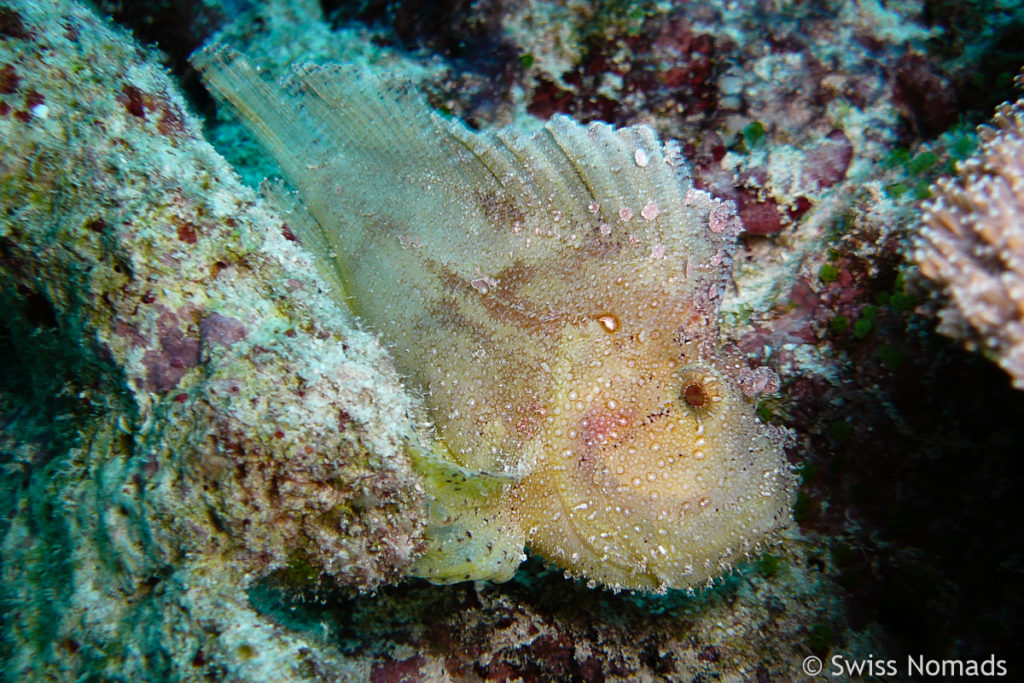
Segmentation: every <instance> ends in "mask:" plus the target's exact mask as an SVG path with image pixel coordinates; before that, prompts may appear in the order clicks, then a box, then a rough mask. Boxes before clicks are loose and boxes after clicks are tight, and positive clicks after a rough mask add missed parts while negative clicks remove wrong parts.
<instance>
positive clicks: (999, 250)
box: [914, 99, 1024, 389]
mask: <svg viewBox="0 0 1024 683" xmlns="http://www.w3.org/2000/svg"><path fill="white" fill-rule="evenodd" d="M979 133H980V136H981V140H982V144H981V148H980V150H979V151H978V152H977V154H976V155H975V156H974V157H973V158H971V159H969V160H967V161H965V162H963V163H962V164H960V166H959V169H958V170H959V176H958V177H957V178H954V179H950V178H946V179H942V180H940V181H938V182H937V183H936V185H935V187H934V188H933V189H934V191H935V194H936V197H935V199H934V201H932V202H929V203H928V204H927V205H926V206H925V208H924V219H923V222H924V227H923V229H922V231H921V236H920V239H919V242H918V245H917V248H916V251H915V253H914V259H915V260H916V261H917V263H918V265H919V266H920V268H921V273H922V274H923V275H924V276H925V277H927V278H929V279H931V280H933V281H935V282H936V283H938V284H940V285H941V286H943V287H944V288H945V289H946V291H947V293H948V296H949V299H948V303H947V304H946V305H945V307H944V308H943V309H942V311H941V312H940V314H939V315H940V320H941V322H940V324H939V330H940V331H941V332H943V333H945V334H948V335H950V336H952V337H957V338H962V339H965V340H966V341H967V342H968V345H969V347H971V348H980V349H982V350H983V351H984V352H985V353H987V354H991V355H993V356H994V357H995V359H996V360H997V362H998V363H999V365H1000V367H1002V368H1003V369H1004V370H1005V371H1006V372H1007V373H1009V375H1010V376H1011V377H1012V378H1013V383H1014V386H1015V387H1017V388H1018V389H1024V99H1021V100H1018V101H1017V102H1016V103H1014V104H1009V103H1007V104H1003V105H1001V106H1000V107H999V109H998V110H997V111H996V115H995V117H994V119H993V121H992V123H991V125H989V126H984V127H982V128H981V129H980V130H979Z"/></svg>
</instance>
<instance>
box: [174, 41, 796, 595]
mask: <svg viewBox="0 0 1024 683" xmlns="http://www.w3.org/2000/svg"><path fill="white" fill-rule="evenodd" d="M193 62H194V64H195V65H196V66H197V68H198V69H199V70H200V72H201V74H202V77H203V78H204V79H205V81H206V83H207V84H208V85H209V86H210V87H211V89H212V90H214V91H215V92H217V93H219V94H220V95H221V96H223V97H224V98H225V99H227V100H228V101H229V102H230V103H231V104H232V105H233V106H234V108H235V109H236V110H237V111H238V113H239V114H240V115H241V118H242V119H243V120H244V121H245V123H247V124H248V125H249V126H250V127H251V128H252V129H253V130H254V131H255V132H256V133H257V135H258V136H259V138H260V139H261V141H262V142H263V144H264V145H265V146H266V147H267V148H268V150H269V151H270V152H271V153H272V154H273V155H274V156H275V158H276V159H277V161H278V163H279V164H280V166H281V168H282V169H283V171H284V174H285V176H286V178H287V179H288V181H290V183H291V184H292V185H293V186H294V187H295V188H296V189H297V190H298V191H299V194H300V195H301V202H300V206H298V207H296V209H295V210H296V212H297V215H298V214H299V213H301V212H302V211H303V210H308V212H309V214H310V216H309V217H308V219H307V220H306V221H302V220H300V221H297V224H300V225H301V224H302V223H306V225H307V227H306V229H304V230H302V236H303V239H304V241H305V242H306V244H307V246H309V247H311V248H312V249H313V250H314V251H316V252H317V253H319V254H320V256H322V257H323V260H324V262H325V264H326V267H327V268H328V269H331V270H333V271H334V272H335V273H336V274H337V276H338V278H339V282H340V288H341V289H343V290H344V292H345V295H346V296H347V297H350V301H351V303H352V307H353V309H354V310H355V312H356V313H358V314H359V316H360V317H361V319H362V320H364V321H365V322H366V324H367V325H368V326H369V327H371V328H372V329H374V330H377V331H379V332H380V333H381V334H382V335H383V337H384V338H385V339H386V341H387V342H388V344H389V345H390V347H391V351H392V353H393V356H394V359H395V362H396V366H397V367H398V369H399V371H400V372H401V373H403V374H404V375H405V377H406V378H407V381H408V383H409V384H410V385H411V386H412V387H413V388H414V389H416V390H418V391H420V392H422V394H423V396H424V402H425V403H426V405H427V408H428V410H429V412H430V415H429V417H430V420H431V422H432V424H433V426H434V427H435V429H436V434H437V437H438V438H437V440H436V443H435V444H433V445H432V446H431V447H430V450H432V453H431V454H430V455H424V456H422V457H421V458H420V467H421V470H422V471H423V472H424V474H425V482H426V486H427V489H428V492H429V493H430V494H431V496H432V503H431V517H432V522H433V527H432V531H431V532H430V533H429V534H428V536H429V537H430V538H429V540H430V543H431V547H430V548H429V549H428V552H427V553H426V555H425V556H424V557H423V558H422V559H421V560H420V563H419V565H418V567H417V572H418V573H419V574H420V575H422V576H425V577H427V578H429V579H431V580H433V581H436V582H439V583H444V582H453V581H460V580H466V579H487V578H491V579H497V580H502V579H507V578H509V577H510V576H511V575H512V574H513V573H514V571H515V569H516V567H517V566H518V564H519V563H520V561H521V559H522V557H523V555H522V549H523V545H524V543H525V544H527V545H528V546H529V547H530V548H531V549H532V550H533V551H535V552H537V553H538V554H540V555H541V556H543V557H544V558H546V559H547V560H549V561H551V562H553V563H555V564H556V565H558V566H560V567H562V568H564V569H565V570H566V572H567V573H570V574H573V575H578V576H585V577H588V578H589V579H591V580H593V581H595V582H600V583H602V584H605V585H608V586H611V587H613V588H629V589H643V590H665V589H666V588H669V587H673V588H677V587H692V586H695V585H699V584H702V583H705V582H707V581H709V580H711V579H713V578H714V577H716V576H718V575H720V574H721V573H723V572H724V571H727V570H728V568H729V567H730V566H731V565H732V563H733V562H735V561H736V560H737V559H741V558H743V557H744V556H746V555H748V554H750V553H753V552H757V551H758V550H759V549H760V548H761V547H762V545H763V542H764V541H765V540H766V539H769V538H771V537H772V536H773V535H774V534H775V533H776V532H777V531H778V529H779V528H780V527H781V526H783V525H785V524H786V523H787V522H788V520H789V517H790V513H789V508H790V504H791V501H792V492H793V487H794V477H793V475H792V474H791V472H790V470H789V467H788V465H787V463H786V461H785V458H784V455H783V449H782V447H783V445H784V442H785V441H786V439H787V437H788V432H786V430H782V429H779V428H774V427H770V426H766V425H763V424H761V423H760V422H759V421H758V420H757V418H756V416H755V414H754V405H753V397H754V396H756V395H757V394H758V393H760V392H762V391H764V390H765V389H766V388H768V387H771V386H772V384H773V380H774V375H773V374H772V373H771V372H770V371H767V370H764V369H751V368H748V367H747V366H746V365H744V364H740V363H738V362H737V361H736V360H735V359H734V358H732V357H730V356H729V355H728V354H724V353H722V352H721V351H720V350H719V348H718V315H719V306H720V303H721V297H722V294H723V291H724V289H725V287H726V286H727V283H728V279H729V274H730V273H729V267H730V265H731V262H732V253H733V250H734V247H735V242H736V236H737V235H738V233H739V232H740V231H741V229H742V225H741V223H740V221H739V219H738V218H737V216H736V214H735V211H734V208H733V206H732V205H731V204H730V203H725V202H722V201H719V200H716V199H713V198H712V197H711V196H710V195H708V194H707V193H705V192H701V191H698V190H696V189H694V188H693V185H692V182H691V181H690V180H689V178H688V171H687V169H686V167H685V165H684V164H683V163H682V161H681V159H680V158H679V155H678V151H677V150H676V148H674V147H673V146H672V145H663V144H661V143H660V142H659V141H658V140H657V139H656V137H655V135H654V133H653V131H651V130H650V129H649V128H647V127H644V126H633V127H629V128H624V129H614V128H612V127H611V126H608V125H606V124H592V125H590V126H588V127H584V126H582V125H580V124H578V123H576V122H575V121H573V120H572V119H569V118H567V117H555V118H553V119H552V120H551V121H550V122H549V123H548V124H547V125H546V126H545V127H544V128H543V129H542V130H540V131H539V132H538V133H537V134H536V135H534V136H532V137H527V136H525V135H522V134H520V133H519V132H517V131H516V130H515V129H503V130H500V131H497V132H488V133H474V132H472V131H470V130H468V129H467V128H466V127H464V126H463V125H462V124H460V123H458V122H454V121H449V120H446V119H444V118H442V117H440V116H438V115H436V114H434V113H432V112H431V111H430V110H429V108H428V107H427V106H426V104H425V103H424V102H423V101H422V99H421V98H420V97H419V96H418V95H417V94H416V93H415V92H414V91H413V90H412V88H411V87H409V86H408V85H407V84H405V83H403V82H401V81H400V80H397V79H392V78H390V77H386V76H381V75H378V74H374V73H372V72H370V71H368V70H363V69H357V68H347V67H339V66H333V67H331V66H327V67H317V66H310V65H307V66H299V67H296V68H295V69H294V70H293V72H292V74H291V75H290V77H288V78H287V79H286V80H285V82H284V83H282V84H281V86H277V85H274V84H271V83H268V82H265V81H264V80H263V79H261V78H260V76H259V74H258V73H257V72H256V71H255V70H254V69H253V68H251V67H250V66H249V65H248V63H247V62H246V61H245V60H244V59H243V58H242V57H240V56H239V55H238V54H237V53H235V52H234V51H232V50H230V49H229V48H226V47H222V46H212V47H210V48H207V49H205V50H204V51H202V52H200V53H199V54H197V55H195V56H194V57H193ZM303 207H304V208H303Z"/></svg>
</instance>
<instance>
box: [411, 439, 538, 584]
mask: <svg viewBox="0 0 1024 683" xmlns="http://www.w3.org/2000/svg"><path fill="white" fill-rule="evenodd" d="M415 460H416V466H417V469H418V470H419V471H420V473H421V474H422V475H423V479H424V488H425V489H426V490H427V495H428V502H427V510H428V524H427V530H426V533H425V534H424V536H425V539H424V540H425V541H426V549H425V551H424V553H423V554H422V555H421V556H420V558H419V559H418V560H417V561H416V563H415V564H414V565H413V570H412V575H413V576H418V577H420V578H424V579H427V580H428V581H430V582H431V583H437V584H448V583H458V582H460V581H480V580H490V581H498V582H502V581H508V580H509V579H511V578H512V576H513V575H514V574H515V573H516V569H517V568H518V567H519V565H520V564H521V563H522V562H523V560H525V559H526V555H525V554H524V552H523V547H524V545H525V537H524V535H523V532H522V530H521V529H520V528H519V525H518V524H516V523H515V520H514V519H512V516H511V513H510V510H509V508H508V505H507V500H506V496H505V492H506V490H507V489H508V487H509V486H510V485H512V484H514V483H515V482H516V481H517V480H518V478H517V477H515V476H512V475H506V474H492V473H488V472H479V471H475V470H470V469H467V468H464V467H460V466H458V465H455V464H452V463H448V462H445V461H443V460H441V459H440V458H436V457H434V456H421V457H419V458H416V459H415Z"/></svg>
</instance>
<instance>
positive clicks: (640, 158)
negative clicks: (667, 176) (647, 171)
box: [633, 149, 647, 168]
mask: <svg viewBox="0 0 1024 683" xmlns="http://www.w3.org/2000/svg"><path fill="white" fill-rule="evenodd" d="M633 161H635V162H636V165H637V166H640V167H641V168H643V167H644V166H646V165H647V152H645V151H643V150H642V149H638V150H637V151H635V152H633Z"/></svg>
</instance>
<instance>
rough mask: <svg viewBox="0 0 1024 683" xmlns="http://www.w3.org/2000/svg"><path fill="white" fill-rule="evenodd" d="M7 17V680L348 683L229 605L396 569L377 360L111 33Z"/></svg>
mask: <svg viewBox="0 0 1024 683" xmlns="http://www.w3.org/2000/svg"><path fill="white" fill-rule="evenodd" d="M0 19H2V21H0V74H2V75H0V79H2V81H0V305H2V307H3V310H4V316H3V318H2V320H0V339H2V340H3V342H4V345H3V354H4V355H3V363H2V365H3V373H2V376H0V378H2V384H0V389H2V392H0V411H2V414H3V435H2V437H3V438H2V441H0V443H2V455H3V458H4V459H3V467H4V471H5V474H4V489H3V498H2V499H0V500H2V502H3V504H4V508H3V515H2V516H0V517H2V522H0V525H2V526H0V533H2V537H3V540H2V543H3V546H2V547H3V553H2V555H3V563H2V576H0V591H2V597H3V602H4V607H3V609H4V612H5V616H6V615H10V616H11V618H10V619H7V618H5V619H4V620H3V632H2V645H3V652H4V660H5V672H4V673H5V674H6V675H7V676H10V677H11V680H29V679H36V680H38V679H41V678H52V679H74V678H78V677H79V676H84V675H86V674H85V673H83V672H86V671H88V672H89V674H88V675H95V676H100V677H104V678H124V679H132V680H154V679H162V678H164V677H165V676H166V672H167V671H169V670H174V671H178V672H184V673H183V674H182V675H187V672H193V673H194V674H195V675H197V676H200V675H202V674H203V673H204V672H205V673H207V674H210V675H212V674H214V673H219V675H220V676H227V677H229V678H232V679H233V680H249V679H253V680H269V679H271V678H274V679H277V680H281V679H291V680H300V679H303V678H306V677H316V672H317V671H320V670H322V669H324V668H325V667H326V668H330V669H331V670H333V671H336V672H337V671H341V670H343V668H344V667H343V665H340V664H339V663H338V661H337V660H335V659H333V657H334V656H333V655H332V654H331V651H330V649H329V648H321V649H318V650H317V651H316V652H313V651H311V650H310V649H309V647H308V646H307V645H306V644H305V643H304V642H303V641H302V639H301V638H300V637H295V636H293V635H290V634H287V633H284V632H282V631H281V630H280V628H278V627H277V626H276V625H274V624H273V623H272V622H271V621H269V620H268V619H266V618H265V617H262V616H261V615H259V614H257V613H256V612H255V611H254V610H253V609H252V608H251V607H250V606H249V605H248V602H247V597H246V594H245V591H246V589H247V587H248V586H249V585H250V584H251V582H252V581H253V580H255V579H258V578H259V577H261V576H264V575H266V574H267V573H268V572H270V571H272V570H274V569H278V568H287V569H288V570H290V571H292V572H294V573H301V575H302V577H303V579H304V580H315V578H316V577H317V576H318V575H319V574H320V573H321V572H324V573H327V574H329V575H331V576H333V580H334V581H335V582H336V583H337V584H338V585H344V586H352V587H356V588H362V589H369V588H373V587H376V586H378V585H379V584H381V583H382V582H384V581H389V580H393V579H394V578H395V577H396V576H400V575H404V574H405V573H406V572H407V571H408V568H409V566H410V565H411V562H412V561H413V559H414V557H415V555H416V553H417V552H418V550H419V547H420V545H421V543H422V521H423V517H424V514H425V508H424V505H423V502H424V500H423V493H422V490H421V488H420V486H419V484H418V480H417V478H416V477H415V476H414V474H413V472H412V471H411V469H410V462H409V459H408V457H407V455H406V451H407V449H408V447H409V444H410V443H411V442H412V441H413V440H414V436H415V435H414V430H415V428H416V427H415V425H414V423H412V422H411V421H410V420H409V417H408V416H409V414H410V413H411V407H410V402H409V400H408V399H407V398H406V393H405V392H404V391H403V390H402V388H401V386H400V385H399V384H398V382H397V377H396V375H395V374H394V372H393V370H391V369H390V367H391V365H390V362H389V361H388V359H387V356H386V354H385V352H384V351H383V349H382V348H381V347H380V346H379V345H378V344H377V342H376V341H375V340H374V338H373V337H372V336H371V335H368V334H366V333H362V332H358V331H356V330H354V329H353V328H352V327H351V325H350V323H349V317H348V314H347V313H346V312H345V311H344V310H343V309H342V308H341V307H339V306H338V305H337V303H336V302H335V301H334V299H333V298H332V297H330V296H328V295H327V294H326V290H327V287H328V285H327V284H326V283H325V282H324V281H322V280H320V279H318V278H317V276H316V274H315V270H314V269H313V267H312V264H311V262H310V258H309V257H308V256H307V255H306V253H305V252H304V251H302V250H301V249H299V248H298V246H297V244H296V243H295V237H294V235H293V233H292V232H291V229H290V228H289V227H288V225H287V224H286V223H284V222H283V221H282V219H281V218H280V216H279V215H277V214H276V213H274V212H273V211H272V210H270V209H269V208H268V207H267V206H266V205H265V203H264V202H262V201H260V200H257V198H256V197H255V196H254V195H253V193H252V192H251V190H248V189H247V188H245V187H244V186H242V185H241V184H240V183H239V181H238V179H237V177H236V176H235V175H234V174H233V173H232V172H231V170H230V168H229V167H228V166H227V164H226V163H225V162H224V160H223V159H222V158H221V157H220V156H219V155H217V154H216V153H215V152H214V151H213V149H212V148H211V147H210V146H209V145H208V144H207V143H206V142H205V141H204V140H203V139H202V137H201V135H200V134H199V133H198V125H197V123H196V121H195V120H194V119H193V118H192V117H191V116H190V115H189V114H188V113H187V112H186V109H185V106H184V103H183V101H182V99H181V96H180V94H179V93H178V91H177V89H176V88H175V86H174V85H173V84H172V83H171V81H170V79H169V78H168V77H167V75H166V74H165V73H163V72H162V70H161V69H160V68H159V67H158V66H156V65H154V64H153V63H151V62H149V61H147V60H146V59H145V58H144V55H143V53H142V51H141V50H139V49H138V48H137V47H136V46H135V45H134V44H133V43H132V42H131V40H130V39H129V38H128V37H127V36H126V35H125V34H124V33H123V32H122V31H119V30H113V29H111V27H109V26H107V25H105V24H104V23H103V22H102V21H101V20H100V19H99V18H98V17H96V16H95V15H94V14H92V13H91V12H90V11H89V10H87V9H85V8H84V7H81V6H78V5H75V4H71V3H65V2H54V3H35V2H5V3H4V4H3V5H0ZM17 406H27V408H18V407H17ZM133 653H144V656H133ZM51 654H52V656H51ZM264 667H267V668H264ZM270 672H273V675H271V673H270Z"/></svg>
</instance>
